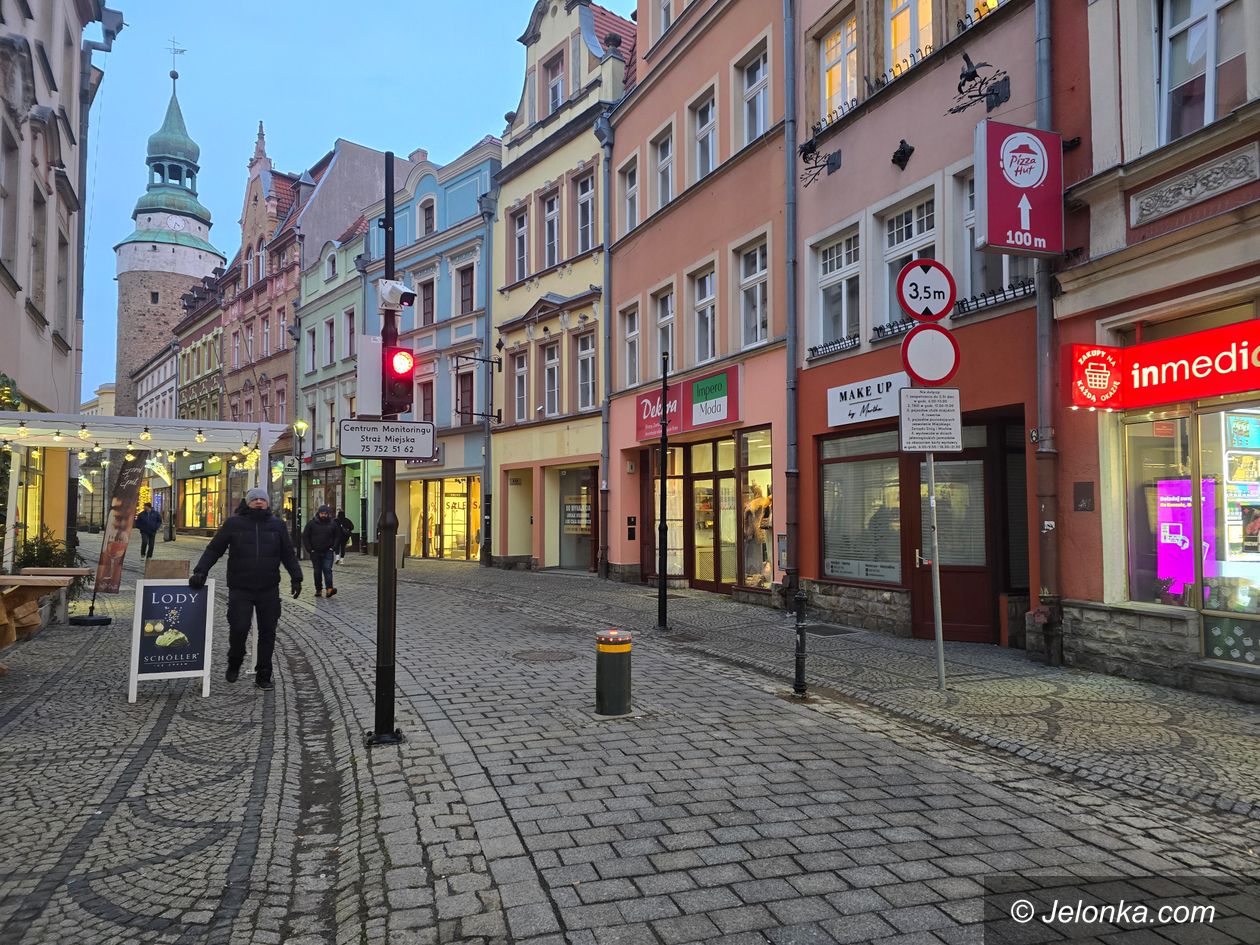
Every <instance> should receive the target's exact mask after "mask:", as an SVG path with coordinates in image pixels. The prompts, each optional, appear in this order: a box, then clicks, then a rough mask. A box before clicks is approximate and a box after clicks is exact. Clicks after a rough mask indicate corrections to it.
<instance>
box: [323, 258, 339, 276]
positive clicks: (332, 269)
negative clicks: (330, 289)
mask: <svg viewBox="0 0 1260 945" xmlns="http://www.w3.org/2000/svg"><path fill="white" fill-rule="evenodd" d="M336 276H337V255H336V253H329V254H328V258H327V259H325V260H324V278H325V279H334V278H336Z"/></svg>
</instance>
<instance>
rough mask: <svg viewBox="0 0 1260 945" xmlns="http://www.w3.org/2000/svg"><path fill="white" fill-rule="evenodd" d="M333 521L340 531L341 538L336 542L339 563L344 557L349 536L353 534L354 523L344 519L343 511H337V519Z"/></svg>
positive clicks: (344, 512)
mask: <svg viewBox="0 0 1260 945" xmlns="http://www.w3.org/2000/svg"><path fill="white" fill-rule="evenodd" d="M333 521H335V522H336V523H337V527H338V528H340V529H341V538H340V539H339V540H338V542H337V560H338V561H340V560H341V559H342V558H344V557H345V556H346V543H347V542H349V541H350V536H351V535H353V534H354V522H352V521H350V519H348V518H346V510H345V509H338V510H337V517H336V518H335V519H333Z"/></svg>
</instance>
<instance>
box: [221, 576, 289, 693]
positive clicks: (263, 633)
mask: <svg viewBox="0 0 1260 945" xmlns="http://www.w3.org/2000/svg"><path fill="white" fill-rule="evenodd" d="M255 614H257V615H258V662H257V663H256V664H255V665H254V672H255V673H256V674H257V676H258V679H259V680H268V679H270V678H271V651H272V650H274V649H275V646H276V623H277V621H279V620H280V588H279V587H278V586H277V587H268V588H266V589H264V590H259V591H246V590H241V589H239V588H229V589H228V605H227V618H228V668H229V669H240V666H241V663H243V662H244V661H245V641H246V640H247V639H249V623H250V620H251V619H252V618H253V616H254V615H255Z"/></svg>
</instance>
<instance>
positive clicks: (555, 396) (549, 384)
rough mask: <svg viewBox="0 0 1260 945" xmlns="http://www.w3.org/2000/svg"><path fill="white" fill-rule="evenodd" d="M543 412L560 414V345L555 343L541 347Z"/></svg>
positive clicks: (551, 414) (550, 415) (550, 414)
mask: <svg viewBox="0 0 1260 945" xmlns="http://www.w3.org/2000/svg"><path fill="white" fill-rule="evenodd" d="M543 413H544V414H545V415H546V416H548V417H555V416H559V414H560V345H558V344H555V343H552V344H549V345H547V346H546V347H545V348H543Z"/></svg>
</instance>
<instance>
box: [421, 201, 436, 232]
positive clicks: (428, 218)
mask: <svg viewBox="0 0 1260 945" xmlns="http://www.w3.org/2000/svg"><path fill="white" fill-rule="evenodd" d="M420 215H421V219H422V220H423V221H424V223H423V226H424V235H425V236H428V235H429V234H430V233H432V232H433V230H434V225H433V203H432V201H430V202H429V203H426V204H425V205H424V206H423V207H421V208H420Z"/></svg>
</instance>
